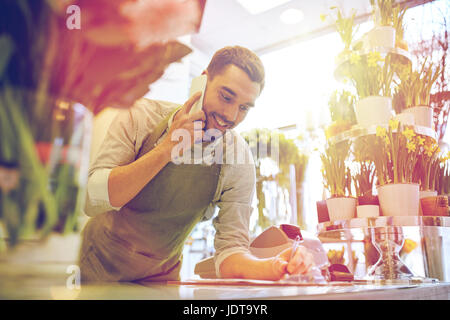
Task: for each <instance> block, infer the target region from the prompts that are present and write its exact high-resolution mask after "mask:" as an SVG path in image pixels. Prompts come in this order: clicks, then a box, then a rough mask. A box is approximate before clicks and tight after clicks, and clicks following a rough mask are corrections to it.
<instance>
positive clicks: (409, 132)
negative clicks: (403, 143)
mask: <svg viewBox="0 0 450 320" xmlns="http://www.w3.org/2000/svg"><path fill="white" fill-rule="evenodd" d="M402 134H403V135H404V136H405V137H406V139H408V141H409V140H411V139H412V138H413V137H415V136H416V134H415V133H414V130H412V129H410V128H406V129H405V130H403V132H402Z"/></svg>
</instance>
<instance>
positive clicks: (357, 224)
mask: <svg viewBox="0 0 450 320" xmlns="http://www.w3.org/2000/svg"><path fill="white" fill-rule="evenodd" d="M391 226H392V227H423V226H428V227H447V228H450V217H441V216H389V217H388V216H380V217H373V218H354V219H348V220H335V221H327V222H322V223H319V224H318V226H317V231H318V232H319V233H321V232H325V231H335V230H343V229H351V228H370V227H372V228H373V227H375V228H377V227H391Z"/></svg>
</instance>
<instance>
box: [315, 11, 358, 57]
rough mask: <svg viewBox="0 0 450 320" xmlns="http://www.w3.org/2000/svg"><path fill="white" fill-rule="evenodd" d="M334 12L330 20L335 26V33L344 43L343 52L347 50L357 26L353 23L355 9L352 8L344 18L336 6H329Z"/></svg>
mask: <svg viewBox="0 0 450 320" xmlns="http://www.w3.org/2000/svg"><path fill="white" fill-rule="evenodd" d="M330 10H332V11H333V12H334V13H335V14H334V16H332V20H333V22H334V26H335V28H336V31H337V33H338V34H339V36H340V37H341V40H342V42H343V43H344V47H345V48H344V52H345V51H349V50H350V48H351V45H352V42H353V39H354V37H355V34H356V32H357V30H358V26H357V25H356V24H355V16H356V11H355V10H352V13H351V15H350V17H348V18H346V17H344V15H343V14H342V11H341V9H340V8H338V7H335V6H333V7H330ZM326 17H327V15H321V19H322V20H325V19H326Z"/></svg>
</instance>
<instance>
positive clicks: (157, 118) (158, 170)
mask: <svg viewBox="0 0 450 320" xmlns="http://www.w3.org/2000/svg"><path fill="white" fill-rule="evenodd" d="M203 73H204V74H206V75H207V78H208V81H207V86H206V91H205V96H204V101H203V109H202V110H200V111H198V112H196V113H193V114H190V110H191V108H192V106H193V104H194V103H195V102H196V101H197V100H198V99H199V98H200V93H198V94H195V95H194V96H192V97H191V98H190V99H189V100H188V101H187V102H186V103H185V104H184V105H183V106H182V107H179V106H177V105H176V104H173V103H169V102H163V101H152V100H148V99H141V100H139V101H138V102H137V103H136V104H135V105H134V106H133V107H132V108H131V109H130V110H128V111H127V112H124V113H121V114H119V115H118V116H117V117H116V118H115V120H114V121H113V123H112V124H111V126H110V128H109V130H108V133H107V135H106V138H105V140H104V142H103V144H102V146H101V147H100V150H99V152H98V155H97V158H96V160H95V161H94V163H93V165H92V167H91V168H90V172H89V180H88V192H87V200H86V208H85V212H86V214H87V215H89V216H91V217H92V218H91V219H90V220H89V221H88V223H87V224H86V226H85V228H84V230H83V233H82V236H83V242H82V246H81V251H80V259H79V260H80V261H79V264H80V268H81V279H82V281H162V280H176V279H179V271H180V267H181V256H182V250H183V245H184V242H185V240H186V239H187V237H188V236H189V234H190V232H191V231H192V229H193V228H194V227H195V225H196V224H197V223H198V222H199V221H201V220H205V219H210V218H211V217H212V216H213V213H214V211H215V208H216V207H218V208H219V212H218V215H217V216H216V217H215V218H214V220H213V224H214V227H215V229H216V235H215V240H214V246H215V250H216V251H215V256H214V261H215V267H216V273H217V276H218V277H224V278H252V279H264V280H278V279H280V278H281V277H282V276H283V275H285V274H286V273H304V272H307V271H308V270H309V269H310V267H311V266H312V264H313V258H312V255H311V254H310V253H309V252H308V251H307V250H306V249H305V248H304V247H300V248H299V249H297V250H296V253H295V255H293V257H292V258H291V249H290V248H289V249H286V250H284V251H283V252H281V253H280V254H279V255H277V256H275V257H272V258H268V259H258V258H256V257H254V256H252V255H251V254H250V252H249V219H250V214H251V211H252V208H251V202H252V198H253V192H254V188H255V167H254V164H253V163H252V162H247V163H244V164H242V163H233V161H231V162H230V161H227V162H226V163H212V164H207V165H205V164H204V163H202V164H186V163H183V164H175V163H174V161H172V160H173V159H172V158H171V155H172V151H173V149H174V148H175V147H176V145H177V143H178V141H177V139H173V137H174V136H175V133H176V132H179V131H180V130H181V131H183V132H187V133H188V134H189V135H190V136H191V137H194V136H195V127H196V122H197V121H202V124H203V125H202V127H203V130H204V131H206V132H210V131H215V132H218V133H219V135H222V136H224V135H231V136H232V138H233V139H232V141H233V143H234V144H237V150H241V152H242V150H244V152H245V153H246V155H247V157H248V158H249V159H251V154H250V151H249V148H248V146H247V145H246V144H245V142H244V140H243V139H242V138H241V137H240V136H239V135H238V134H236V133H235V132H234V131H233V130H232V129H233V128H234V127H236V126H237V125H238V124H239V123H241V122H242V121H243V120H244V119H245V117H246V116H247V114H248V112H249V110H250V109H251V108H252V107H253V106H254V105H255V100H256V99H257V98H258V96H259V95H260V93H261V91H262V89H263V87H264V68H263V65H262V63H261V61H260V59H259V58H258V57H257V56H256V55H255V54H254V53H253V52H251V51H250V50H248V49H245V48H242V47H238V46H236V47H226V48H223V49H221V50H219V51H218V52H216V53H215V55H214V56H213V58H212V60H211V62H210V64H209V66H208V67H207V69H206V70H205V71H204V72H203ZM197 123H198V122H197ZM191 140H192V141H193V140H194V139H191ZM205 143H206V144H208V142H203V144H205ZM184 152H190V151H189V150H185V151H184Z"/></svg>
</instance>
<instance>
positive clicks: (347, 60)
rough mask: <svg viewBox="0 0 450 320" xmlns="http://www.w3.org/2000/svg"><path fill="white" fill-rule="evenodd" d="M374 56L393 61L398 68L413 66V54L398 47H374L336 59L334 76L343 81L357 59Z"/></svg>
mask: <svg viewBox="0 0 450 320" xmlns="http://www.w3.org/2000/svg"><path fill="white" fill-rule="evenodd" d="M374 54H377V55H378V54H379V55H380V57H382V58H383V59H386V57H388V56H389V58H388V59H390V60H391V61H393V62H394V63H395V64H396V65H397V66H398V67H410V66H411V61H412V58H411V54H410V53H409V52H408V51H406V50H404V49H402V48H396V47H372V48H364V49H363V48H361V49H360V50H353V51H352V52H351V54H349V55H346V56H339V57H337V58H336V61H335V64H336V69H335V71H334V76H335V78H336V79H337V80H339V81H343V80H344V79H345V77H346V74H345V72H346V70H347V69H348V68H350V67H351V65H352V63H353V61H354V60H355V59H359V57H369V56H371V55H374ZM366 59H367V58H366Z"/></svg>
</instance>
